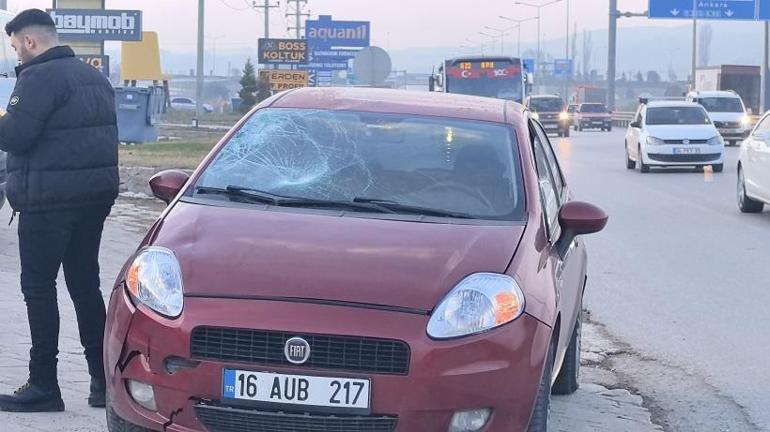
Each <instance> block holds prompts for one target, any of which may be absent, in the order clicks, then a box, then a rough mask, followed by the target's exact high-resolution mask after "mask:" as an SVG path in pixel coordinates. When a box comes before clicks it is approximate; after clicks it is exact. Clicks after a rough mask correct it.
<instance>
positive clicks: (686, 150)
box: [674, 147, 700, 155]
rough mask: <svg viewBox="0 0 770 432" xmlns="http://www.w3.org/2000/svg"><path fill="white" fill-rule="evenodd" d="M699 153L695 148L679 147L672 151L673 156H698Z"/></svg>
mask: <svg viewBox="0 0 770 432" xmlns="http://www.w3.org/2000/svg"><path fill="white" fill-rule="evenodd" d="M698 153H700V149H699V148H695V147H679V148H675V149H674V154H675V155H677V154H698Z"/></svg>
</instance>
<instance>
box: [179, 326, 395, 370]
mask: <svg viewBox="0 0 770 432" xmlns="http://www.w3.org/2000/svg"><path fill="white" fill-rule="evenodd" d="M293 337H302V338H303V339H305V340H306V341H307V342H308V344H310V358H309V359H308V360H307V362H305V363H304V364H302V365H294V364H292V363H289V361H288V360H286V357H285V356H284V346H285V344H286V341H287V340H289V339H291V338H293ZM190 349H191V351H192V357H193V358H195V359H199V360H216V361H224V362H239V363H253V364H260V365H280V366H291V367H293V368H295V367H305V368H316V369H335V370H345V371H350V372H363V373H379V374H396V375H406V374H407V373H408V372H409V358H410V352H409V346H408V345H407V344H406V343H405V342H402V341H397V340H388V339H374V338H365V337H358V336H328V335H312V334H298V333H287V332H280V331H264V330H249V329H234V328H220V327H196V328H195V329H194V330H193V332H192V340H191V347H190Z"/></svg>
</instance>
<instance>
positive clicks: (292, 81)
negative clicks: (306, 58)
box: [259, 69, 308, 91]
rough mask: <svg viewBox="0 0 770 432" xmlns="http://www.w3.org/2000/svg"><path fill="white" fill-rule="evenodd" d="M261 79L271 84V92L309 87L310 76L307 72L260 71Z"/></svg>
mask: <svg viewBox="0 0 770 432" xmlns="http://www.w3.org/2000/svg"><path fill="white" fill-rule="evenodd" d="M259 79H261V80H262V81H267V82H269V83H270V90H273V91H282V90H291V89H295V88H300V87H307V85H308V74H307V72H306V71H282V70H275V69H263V70H261V71H259Z"/></svg>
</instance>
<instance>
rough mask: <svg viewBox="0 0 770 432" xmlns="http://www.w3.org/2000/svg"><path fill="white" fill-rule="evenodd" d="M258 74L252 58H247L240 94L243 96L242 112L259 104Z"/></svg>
mask: <svg viewBox="0 0 770 432" xmlns="http://www.w3.org/2000/svg"><path fill="white" fill-rule="evenodd" d="M258 89H259V88H258V86H257V76H256V73H255V70H254V64H253V63H251V59H248V60H246V66H244V67H243V75H242V76H241V90H240V91H239V92H238V96H239V97H240V98H241V112H243V113H246V112H248V111H249V110H250V109H252V108H253V107H254V105H256V104H257V96H256V93H257V90H258Z"/></svg>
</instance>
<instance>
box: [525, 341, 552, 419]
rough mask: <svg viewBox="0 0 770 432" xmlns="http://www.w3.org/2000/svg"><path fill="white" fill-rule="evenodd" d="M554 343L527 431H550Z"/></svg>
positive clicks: (546, 362) (548, 355) (547, 355)
mask: <svg viewBox="0 0 770 432" xmlns="http://www.w3.org/2000/svg"><path fill="white" fill-rule="evenodd" d="M555 351H556V350H555V347H554V343H553V342H551V347H550V349H549V350H548V354H546V359H545V367H544V368H543V376H542V377H541V378H540V386H539V387H538V391H537V399H535V407H534V408H533V409H532V417H531V418H530V420H529V427H528V428H527V432H548V421H549V419H550V417H551V375H553V357H554V353H555Z"/></svg>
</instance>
